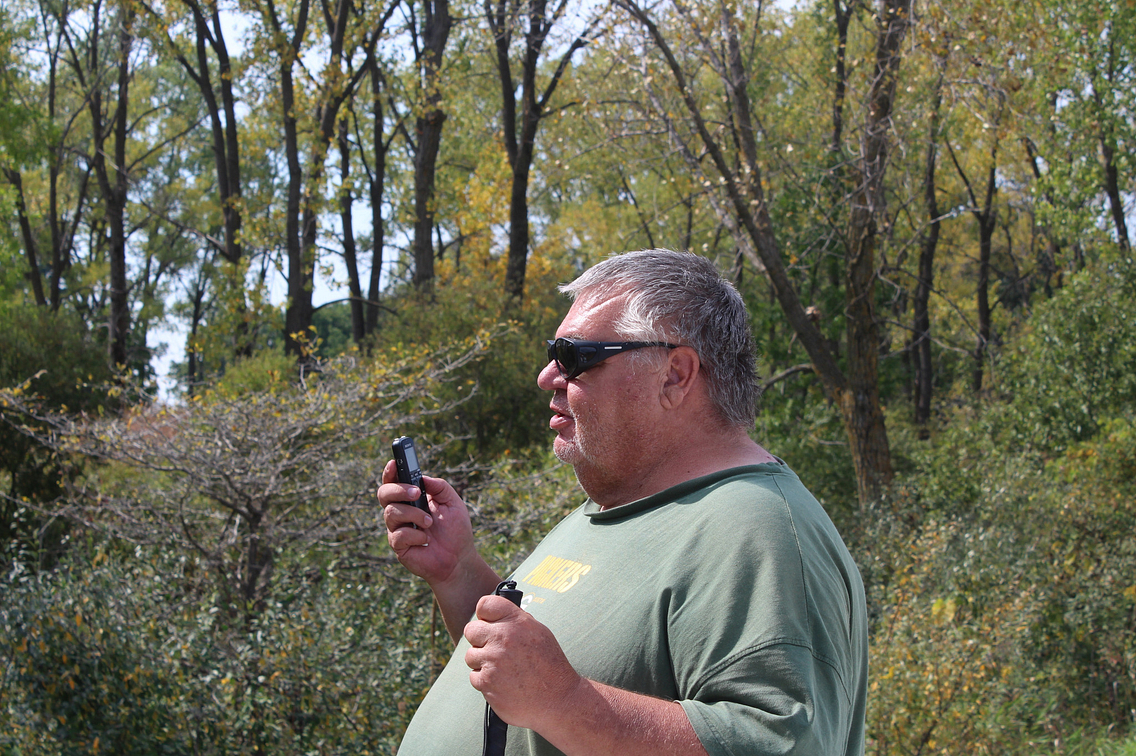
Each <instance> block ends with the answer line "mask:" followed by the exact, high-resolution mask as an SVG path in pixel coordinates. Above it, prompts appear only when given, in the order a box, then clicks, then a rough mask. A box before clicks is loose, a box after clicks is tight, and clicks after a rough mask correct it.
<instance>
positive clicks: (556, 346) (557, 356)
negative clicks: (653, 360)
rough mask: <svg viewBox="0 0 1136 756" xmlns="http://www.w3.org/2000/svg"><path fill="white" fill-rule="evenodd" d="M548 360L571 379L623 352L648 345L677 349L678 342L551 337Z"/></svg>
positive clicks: (567, 379) (566, 377) (567, 378)
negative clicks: (585, 339)
mask: <svg viewBox="0 0 1136 756" xmlns="http://www.w3.org/2000/svg"><path fill="white" fill-rule="evenodd" d="M546 343H547V344H548V361H549V362H555V363H556V369H557V370H559V371H560V375H562V376H564V380H566V381H570V380H572V379H573V378H575V377H576V376H578V375H579V374H580V373H582V372H584V371H585V370H587V369H589V368H593V367H595V366H596V365H598V364H599V363H601V362H603V361H604V360H606V359H607V358H608V357H612V356H614V355H617V354H622V353H623V352H629V351H631V350H632V349H644V348H646V347H666V348H667V349H677V348H678V346H679V345H678V344H668V343H666V342H665V341H581V340H580V339H565V338H560V339H555V340H553V339H549V340H548V341H547V342H546Z"/></svg>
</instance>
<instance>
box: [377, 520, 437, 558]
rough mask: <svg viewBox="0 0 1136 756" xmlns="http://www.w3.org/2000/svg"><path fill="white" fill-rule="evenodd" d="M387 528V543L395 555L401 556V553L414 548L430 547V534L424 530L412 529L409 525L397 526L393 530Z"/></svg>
mask: <svg viewBox="0 0 1136 756" xmlns="http://www.w3.org/2000/svg"><path fill="white" fill-rule="evenodd" d="M387 528H388V530H387V543H389V544H390V547H391V548H392V549H394V551H395V553H396V554H402V552H404V551H406V550H407V549H409V548H412V547H414V546H429V545H430V534H429V532H428V531H426V530H422V529H419V528H413V527H410V526H409V525H402V526H397V527H395V528H393V529H392V528H390V526H389V525H388V526H387Z"/></svg>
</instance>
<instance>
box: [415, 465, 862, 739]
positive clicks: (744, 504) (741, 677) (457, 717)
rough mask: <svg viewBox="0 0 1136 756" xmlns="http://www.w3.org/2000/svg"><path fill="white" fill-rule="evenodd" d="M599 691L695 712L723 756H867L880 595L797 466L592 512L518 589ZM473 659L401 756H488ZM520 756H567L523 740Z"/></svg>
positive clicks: (519, 576)
mask: <svg viewBox="0 0 1136 756" xmlns="http://www.w3.org/2000/svg"><path fill="white" fill-rule="evenodd" d="M512 579H513V580H516V581H517V587H518V588H519V589H521V590H523V591H524V599H523V601H522V607H523V608H524V609H525V610H526V611H528V612H530V613H531V614H532V615H533V617H535V618H536V619H538V620H540V622H542V623H543V624H545V625H546V626H547V627H548V628H549V629H550V630H552V632H553V633H554V634H555V636H556V638H557V640H558V641H559V642H560V645H561V647H562V648H563V649H564V653H565V654H566V655H567V657H568V660H569V661H570V662H571V663H572V666H573V667H574V668H575V669H576V671H577V672H579V673H580V674H581V675H583V676H584V677H587V678H589V679H592V680H596V681H598V682H602V683H606V684H608V685H613V686H616V687H619V688H623V689H626V690H631V691H635V692H638V693H645V694H648V695H651V696H655V697H658V698H663V699H668V700H675V701H679V702H680V703H681V704H682V706H683V708H684V710H685V711H686V715H687V717H688V718H689V720H690V723H691V725H692V726H693V727H694V730H695V732H696V733H697V735H698V738H699V740H700V741H701V742H702V745H703V747H705V748H706V751H707V752H708V753H709V754H710V755H711V756H718V755H719V754H721V755H723V756H724V755H726V754H729V755H731V756H761V755H764V754H809V756H829V755H831V756H846V755H850V754H862V753H863V752H864V714H865V704H866V697H867V674H868V639H867V635H868V631H867V613H866V609H865V603H864V586H863V583H862V582H861V579H860V574H859V572H858V570H857V569H856V565H855V564H854V562H853V561H852V557H851V556H850V555H849V553H848V550H847V548H845V546H844V542H843V541H842V540H841V538H840V535H839V534H838V533H837V532H836V528H835V527H834V526H833V525H832V522H831V520H829V518H828V516H827V515H826V514H825V512H824V510H823V509H822V508H821V506H820V504H818V503H817V501H816V499H814V498H813V496H812V495H811V494H810V493H809V492H808V491H807V490H806V489H805V488H804V486H803V485H802V484H801V482H800V480H799V479H798V478H797V476H796V475H795V474H794V473H793V472H792V471H791V470H789V468H788V467H786V466H785V465H782V464H772V463H771V464H762V465H754V466H748V467H740V468H734V469H731V470H724V471H722V472H719V473H716V474H713V475H709V476H706V477H702V478H697V479H695V480H691V481H687V482H686V483H683V484H681V485H679V486H675V487H674V488H671V489H669V490H667V491H664V492H662V493H659V494H656V495H655V496H651V497H648V498H646V499H641V500H639V501H636V502H632V503H630V504H626V505H624V506H621V507H616V508H613V509H609V510H606V511H604V510H601V509H600V508H599V507H598V506H597V505H596V504H594V503H593V502H591V501H587V502H585V503H584V505H583V506H581V507H580V508H579V509H577V510H576V511H575V512H573V513H572V514H570V515H569V516H568V517H566V518H565V519H564V520H563V521H562V522H561V523H560V524H559V525H557V526H556V527H555V528H554V529H553V530H552V532H551V533H549V534H548V536H547V537H546V538H545V539H544V540H543V541H542V542H541V543H540V544H539V545H538V546H537V548H536V550H535V551H534V552H533V553H532V555H531V556H530V557H529V558H528V559H526V560H525V561H524V563H523V564H521V566H520V567H519V568H518V569H517V570H516V572H515V573H514V574H513V576H512ZM467 648H468V644H467V643H466V641H465V640H464V639H463V640H462V642H461V643H459V644H458V647H457V649H456V650H455V652H454V654H453V656H452V657H451V658H450V661H449V664H447V666H446V668H445V670H444V671H443V672H442V674H441V676H440V677H439V678H438V680H437V681H436V682H435V683H434V686H433V687H432V688H431V690H430V692H429V693H428V694H427V696H426V698H425V700H424V701H423V702H422V705H421V706H420V707H419V709H418V711H417V713H416V714H415V716H414V719H413V721H412V722H411V723H410V727H409V728H408V729H407V731H406V735H405V737H404V739H403V741H402V745H401V746H400V748H399V756H466V755H468V756H479V754H480V753H481V744H482V726H483V717H484V712H485V701H484V699H483V698H482V697H481V695H480V694H479V693H478V692H477V691H476V690H474V689H473V688H472V687H471V686H470V684H469V668H468V667H466V665H465V662H464V655H465V651H466V649H467ZM506 753H507V754H508V755H509V756H545V755H551V754H559V753H560V751H558V750H556V749H555V748H553V747H552V746H551V745H549V744H548V743H547V742H546V741H545V740H544V739H543V738H541V737H540V736H539V735H537V734H536V733H533V732H531V731H529V730H523V729H519V728H515V727H510V728H509V734H508V748H507V751H506Z"/></svg>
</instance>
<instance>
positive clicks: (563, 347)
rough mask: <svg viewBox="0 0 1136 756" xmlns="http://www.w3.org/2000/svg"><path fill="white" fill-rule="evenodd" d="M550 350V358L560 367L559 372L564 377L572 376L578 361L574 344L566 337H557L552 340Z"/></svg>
mask: <svg viewBox="0 0 1136 756" xmlns="http://www.w3.org/2000/svg"><path fill="white" fill-rule="evenodd" d="M550 351H551V352H552V353H553V355H552V359H554V360H556V366H557V367H558V368H560V372H561V373H562V374H563V375H564V376H565V377H573V376H574V374H575V371H576V367H577V366H578V363H579V360H578V353H577V352H576V345H575V344H573V343H572V342H571V341H568V339H557V340H556V341H554V342H553V344H552V348H551V350H550Z"/></svg>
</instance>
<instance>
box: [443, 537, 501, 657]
mask: <svg viewBox="0 0 1136 756" xmlns="http://www.w3.org/2000/svg"><path fill="white" fill-rule="evenodd" d="M500 582H501V577H500V576H499V575H498V574H497V573H496V572H494V571H493V569H492V568H491V567H490V566H489V565H488V564H487V563H486V562H485V560H484V559H482V558H481V557H480V556H475V558H473V559H470V560H469V563H468V564H467V565H466V566H465V567H463V568H461V569H459V570H455V573H454V574H453V575H451V576H450V577H448V578H447V579H446V580H444V581H439V582H437V583H432V584H431V585H430V589H431V590H432V591H433V592H434V598H435V599H437V601H438V608H439V609H440V610H441V612H442V621H443V622H445V624H446V630H447V631H448V632H449V634H450V638H451V639H452V640H453V642H454V643H455V644H456V643H457V642H458V641H459V640H461V637H462V631H463V630H464V629H465V625H466V623H467V622H469V619H470V617H472V616H473V614H474V611H475V610H476V609H477V602H478V600H479V599H480V598H481V597H482V596H488V595H489V594H491V593H493V590H494V589H495V588H496V587H497V585H498V583H500Z"/></svg>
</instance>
